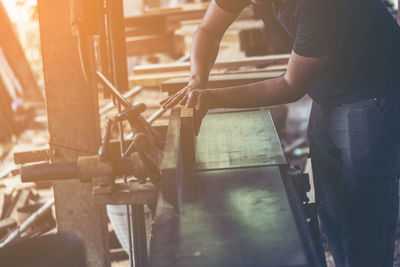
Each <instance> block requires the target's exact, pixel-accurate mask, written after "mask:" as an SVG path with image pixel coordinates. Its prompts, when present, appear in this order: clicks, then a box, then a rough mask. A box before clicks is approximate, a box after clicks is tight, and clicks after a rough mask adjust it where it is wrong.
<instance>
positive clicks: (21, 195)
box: [9, 189, 31, 221]
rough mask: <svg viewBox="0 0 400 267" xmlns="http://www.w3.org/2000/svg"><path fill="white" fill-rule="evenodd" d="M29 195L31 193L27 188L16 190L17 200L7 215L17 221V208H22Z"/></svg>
mask: <svg viewBox="0 0 400 267" xmlns="http://www.w3.org/2000/svg"><path fill="white" fill-rule="evenodd" d="M30 195H31V191H30V190H28V189H25V190H20V192H18V195H17V200H16V202H15V205H14V206H13V208H12V209H11V213H10V215H9V217H11V218H13V219H14V220H16V221H18V209H19V208H22V207H24V206H25V205H26V203H27V202H28V198H29V196H30Z"/></svg>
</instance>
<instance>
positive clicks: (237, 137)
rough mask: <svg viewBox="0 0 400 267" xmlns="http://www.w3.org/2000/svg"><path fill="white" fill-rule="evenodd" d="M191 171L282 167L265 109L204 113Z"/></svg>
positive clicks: (278, 147)
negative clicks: (194, 163)
mask: <svg viewBox="0 0 400 267" xmlns="http://www.w3.org/2000/svg"><path fill="white" fill-rule="evenodd" d="M195 157H196V165H195V167H194V168H193V170H205V169H225V168H239V167H250V166H265V165H282V164H286V163H287V161H286V158H285V155H284V153H283V151H282V147H281V144H280V141H279V137H278V134H277V133H276V130H275V127H274V124H273V122H272V118H271V115H270V113H269V111H267V110H252V111H246V112H232V113H216V114H207V115H206V116H205V117H204V120H203V122H202V126H201V129H200V133H199V135H198V136H197V140H196V156H195Z"/></svg>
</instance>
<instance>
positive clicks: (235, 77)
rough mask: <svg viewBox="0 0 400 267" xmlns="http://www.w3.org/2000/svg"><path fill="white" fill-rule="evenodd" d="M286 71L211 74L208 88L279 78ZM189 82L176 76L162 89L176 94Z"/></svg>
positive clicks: (165, 83) (163, 85)
mask: <svg viewBox="0 0 400 267" xmlns="http://www.w3.org/2000/svg"><path fill="white" fill-rule="evenodd" d="M284 73H285V72H283V71H282V72H275V71H274V72H262V73H242V74H227V75H218V76H210V77H209V80H208V88H221V87H230V86H236V85H244V84H249V83H254V82H259V81H263V80H268V79H273V78H277V77H279V76H282V75H283V74H284ZM188 82H189V78H188V77H185V78H175V79H170V80H168V81H165V82H163V83H162V84H161V91H162V92H168V93H169V94H174V93H176V92H177V91H179V90H180V89H182V88H183V87H184V86H186V85H187V83H188Z"/></svg>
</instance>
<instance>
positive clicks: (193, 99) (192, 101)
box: [186, 91, 197, 108]
mask: <svg viewBox="0 0 400 267" xmlns="http://www.w3.org/2000/svg"><path fill="white" fill-rule="evenodd" d="M196 99H197V92H196V91H191V92H190V93H189V97H188V100H187V102H186V106H187V107H188V108H193V107H194V106H195V105H196Z"/></svg>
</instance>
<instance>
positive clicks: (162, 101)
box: [160, 96, 171, 105]
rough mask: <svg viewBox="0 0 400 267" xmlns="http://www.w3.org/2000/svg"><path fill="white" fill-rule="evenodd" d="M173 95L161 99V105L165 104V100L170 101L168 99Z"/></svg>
mask: <svg viewBox="0 0 400 267" xmlns="http://www.w3.org/2000/svg"><path fill="white" fill-rule="evenodd" d="M170 98H171V96H167V97H166V98H164V99H163V100H161V101H160V105H163V104H164V103H165V102H167V101H168V99H170Z"/></svg>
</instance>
